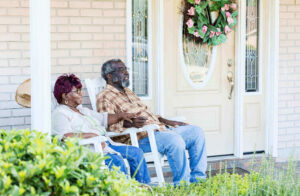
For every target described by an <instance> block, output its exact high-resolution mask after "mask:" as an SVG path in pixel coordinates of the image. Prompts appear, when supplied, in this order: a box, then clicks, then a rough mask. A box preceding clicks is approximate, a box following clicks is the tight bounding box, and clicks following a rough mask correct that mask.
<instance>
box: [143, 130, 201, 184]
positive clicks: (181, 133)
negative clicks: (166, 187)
mask: <svg viewBox="0 0 300 196" xmlns="http://www.w3.org/2000/svg"><path fill="white" fill-rule="evenodd" d="M155 139H156V144H157V149H158V151H159V152H160V153H162V154H164V155H166V156H167V158H168V161H169V165H170V167H171V170H172V173H173V182H174V184H175V185H177V184H179V182H180V181H182V180H184V181H186V182H197V181H198V180H197V178H202V179H205V178H206V174H205V171H206V167H207V156H206V147H205V136H204V133H203V131H202V129H201V128H200V127H197V126H192V125H187V126H179V127H176V128H171V129H168V130H167V131H159V132H155ZM139 146H140V148H141V149H142V150H143V151H144V152H150V151H151V148H150V143H149V138H148V137H146V138H143V139H141V140H140V141H139ZM186 149H187V150H188V152H189V156H190V164H188V159H187V157H186V154H185V150H186ZM190 171H191V172H190Z"/></svg>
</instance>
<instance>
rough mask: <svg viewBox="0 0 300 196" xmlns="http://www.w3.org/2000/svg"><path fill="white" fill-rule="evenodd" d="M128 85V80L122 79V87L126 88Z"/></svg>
mask: <svg viewBox="0 0 300 196" xmlns="http://www.w3.org/2000/svg"><path fill="white" fill-rule="evenodd" d="M128 86H129V80H123V81H122V87H123V88H127V87H128Z"/></svg>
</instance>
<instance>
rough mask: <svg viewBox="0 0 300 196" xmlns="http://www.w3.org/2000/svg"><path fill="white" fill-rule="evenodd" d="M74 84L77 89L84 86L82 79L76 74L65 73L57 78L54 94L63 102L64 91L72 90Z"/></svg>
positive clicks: (58, 100)
mask: <svg viewBox="0 0 300 196" xmlns="http://www.w3.org/2000/svg"><path fill="white" fill-rule="evenodd" d="M73 86H75V87H76V88H77V89H81V88H82V84H81V82H80V79H79V78H78V77H76V76H75V75H74V74H69V75H68V74H64V75H62V76H59V77H58V78H57V80H56V82H55V86H54V91H53V94H54V97H55V98H56V100H57V102H58V103H61V102H62V95H63V94H64V93H65V94H67V93H69V92H71V91H72V88H73Z"/></svg>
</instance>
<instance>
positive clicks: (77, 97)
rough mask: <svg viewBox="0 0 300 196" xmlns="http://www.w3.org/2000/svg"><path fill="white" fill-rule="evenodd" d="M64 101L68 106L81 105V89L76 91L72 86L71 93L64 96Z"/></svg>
mask: <svg viewBox="0 0 300 196" xmlns="http://www.w3.org/2000/svg"><path fill="white" fill-rule="evenodd" d="M66 100H67V101H68V105H71V106H75V107H76V106H78V105H80V104H82V92H81V89H77V88H76V87H75V86H73V88H72V91H71V92H69V93H68V94H67V95H66Z"/></svg>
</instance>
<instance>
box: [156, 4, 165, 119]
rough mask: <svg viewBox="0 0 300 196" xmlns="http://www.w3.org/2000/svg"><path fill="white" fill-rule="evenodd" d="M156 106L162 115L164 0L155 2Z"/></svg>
mask: <svg viewBox="0 0 300 196" xmlns="http://www.w3.org/2000/svg"><path fill="white" fill-rule="evenodd" d="M156 16H157V17H156V40H157V41H156V58H157V59H156V78H157V79H156V99H155V101H156V104H155V106H156V108H155V111H156V113H157V114H159V115H162V116H163V115H164V104H163V103H164V1H163V0H158V2H156Z"/></svg>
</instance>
